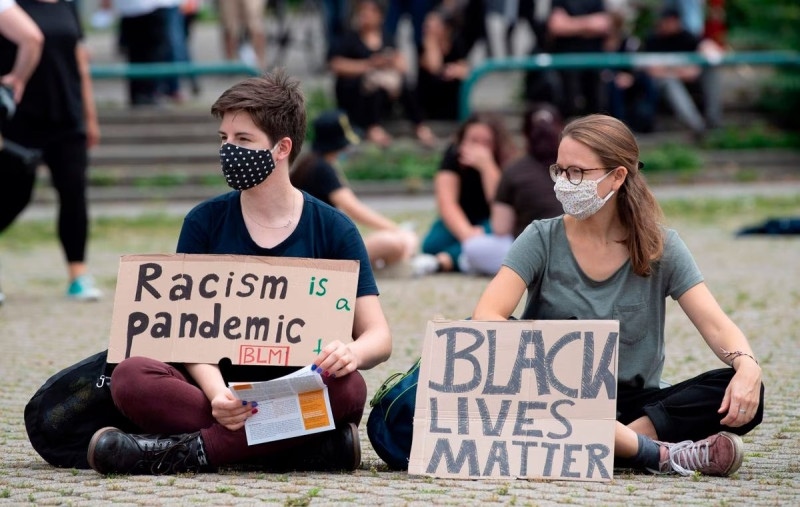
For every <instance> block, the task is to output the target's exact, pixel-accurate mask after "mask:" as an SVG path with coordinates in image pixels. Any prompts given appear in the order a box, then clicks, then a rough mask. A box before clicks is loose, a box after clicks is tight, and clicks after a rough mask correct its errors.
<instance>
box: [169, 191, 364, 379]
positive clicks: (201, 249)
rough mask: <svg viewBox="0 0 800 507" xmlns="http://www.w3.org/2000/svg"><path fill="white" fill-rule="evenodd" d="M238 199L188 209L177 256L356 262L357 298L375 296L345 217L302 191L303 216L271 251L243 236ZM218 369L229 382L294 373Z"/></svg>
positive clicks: (234, 195) (216, 200)
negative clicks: (296, 258) (304, 258)
mask: <svg viewBox="0 0 800 507" xmlns="http://www.w3.org/2000/svg"><path fill="white" fill-rule="evenodd" d="M239 196H240V192H238V191H233V192H229V193H227V194H223V195H220V196H218V197H214V198H212V199H209V200H207V201H205V202H203V203H201V204H199V205H197V206H196V207H195V208H194V209H192V210H191V211H190V212H189V213H188V214H187V215H186V218H184V220H183V228H182V229H181V235H180V237H179V239H178V248H177V252H178V253H188V254H234V255H264V256H269V257H306V258H312V259H345V260H357V261H360V268H359V274H358V288H357V290H356V297H360V296H370V295H377V294H378V286H377V285H376V283H375V277H374V275H373V274H372V267H371V266H370V263H369V257H368V255H367V249H366V247H365V246H364V241H363V240H362V239H361V235H360V234H359V232H358V229H356V226H355V224H353V222H352V221H351V220H350V219H349V218H347V216H346V215H345V214H344V213H342V212H341V211H339V210H337V209H335V208H332V207H330V206H328V205H327V204H325V203H323V202H321V201H320V200H319V199H315V198H314V197H312V196H310V195H308V194H307V193H306V192H303V213H302V214H301V216H300V222H299V223H298V224H297V227H296V228H295V230H294V231H293V232H292V234H291V235H290V236H289V237H288V238H286V239H285V240H284V241H283V242H282V243H280V244H279V245H276V246H275V247H274V248H262V247H260V246H258V245H257V244H256V242H255V241H253V238H252V237H250V233H249V232H248V231H247V226H245V223H244V217H243V215H242V206H241V201H240V200H239ZM220 368H221V371H222V375H223V377H224V378H225V380H226V381H228V382H244V381H259V380H269V379H272V378H276V377H279V376H282V375H286V374H287V373H289V372H291V371H293V370H296V369H297V368H287V367H282V366H280V367H279V366H230V365H226V364H220Z"/></svg>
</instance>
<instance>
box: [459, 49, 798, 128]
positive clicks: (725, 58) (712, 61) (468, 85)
mask: <svg viewBox="0 0 800 507" xmlns="http://www.w3.org/2000/svg"><path fill="white" fill-rule="evenodd" d="M740 64H746V65H771V66H800V53H798V52H797V51H743V52H727V53H722V54H720V55H719V56H717V57H708V56H705V55H703V54H701V53H559V54H552V53H539V54H537V55H532V56H526V57H514V58H504V59H491V58H490V59H488V60H485V61H484V62H482V63H480V64H479V65H477V66H476V67H475V68H474V69H472V72H471V73H470V75H469V76H468V77H467V79H465V80H464V83H463V84H462V85H461V95H460V96H459V118H460V119H461V120H464V119H466V117H467V116H469V111H470V105H469V98H470V94H471V93H472V88H473V87H474V86H475V83H477V82H478V80H480V79H481V78H482V77H483V76H484V75H486V74H489V73H492V72H507V71H520V70H549V69H633V68H643V67H651V66H670V67H675V66H681V65H701V66H705V67H709V66H723V65H740Z"/></svg>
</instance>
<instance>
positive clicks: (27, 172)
mask: <svg viewBox="0 0 800 507" xmlns="http://www.w3.org/2000/svg"><path fill="white" fill-rule="evenodd" d="M18 4H19V6H20V7H21V8H22V9H23V10H24V11H25V12H26V13H27V14H28V15H29V16H30V17H31V19H33V21H34V22H35V23H36V25H37V26H38V27H39V29H40V30H41V32H42V34H43V35H44V46H43V50H42V57H41V61H40V62H39V66H38V67H37V68H36V70H35V71H34V73H33V75H32V76H31V78H30V81H28V85H27V87H26V89H25V93H24V95H23V96H22V100H21V101H20V103H19V106H18V107H17V111H16V114H15V115H14V117H13V118H12V120H11V121H10V122H9V124H8V125H7V127H6V128H5V130H4V132H3V135H4V137H6V138H7V139H10V140H12V141H14V142H16V143H18V144H20V145H23V146H26V147H29V148H33V149H37V150H40V151H41V153H42V159H43V161H44V163H45V164H46V165H47V166H48V168H49V170H50V174H51V178H52V182H53V186H54V187H55V188H56V191H57V192H58V196H59V211H58V236H59V239H60V240H61V245H62V247H63V249H64V254H65V257H66V260H67V270H68V275H69V285H68V287H67V296H68V297H69V298H71V299H76V300H82V301H86V300H96V299H99V298H100V297H101V295H102V293H101V291H100V290H99V289H98V288H97V287H96V286H95V284H94V280H93V279H92V277H91V276H89V274H88V271H87V266H86V243H87V238H88V232H89V220H88V211H87V199H86V170H87V166H88V149H89V148H90V147H92V146H95V145H97V143H98V142H99V139H100V129H99V126H98V123H97V114H96V111H95V107H94V100H93V98H92V85H91V80H90V77H89V57H88V53H87V52H86V49H85V48H84V47H83V45H82V44H81V39H82V38H83V32H82V30H81V26H80V22H79V19H78V13H77V10H76V8H75V5H74V3H72V2H69V1H64V0H19V1H18ZM17 51H18V49H17V46H16V45H14V44H13V43H12V42H11V41H9V40H8V39H6V38H5V37H0V75H5V74H6V73H7V72H8V71H9V69H11V67H12V66H13V65H14V61H15V58H16V54H17ZM0 167H2V168H3V169H4V182H3V185H2V186H1V187H0V231H3V230H5V229H6V228H8V227H9V226H10V225H11V224H12V223H13V222H14V220H15V219H16V217H17V216H18V215H19V214H20V213H21V212H22V210H24V209H25V207H26V206H27V205H28V203H29V202H30V200H31V197H32V195H33V186H34V182H35V179H36V172H35V170H34V168H32V167H28V166H26V165H25V164H24V163H23V162H21V161H20V160H18V159H15V158H14V157H12V156H10V155H8V154H5V153H3V152H0Z"/></svg>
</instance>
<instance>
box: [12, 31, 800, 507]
mask: <svg viewBox="0 0 800 507" xmlns="http://www.w3.org/2000/svg"><path fill="white" fill-rule="evenodd" d="M215 33H216V32H215V31H214V30H211V29H206V30H204V31H203V32H202V36H201V37H199V38H196V39H195V42H194V44H195V47H196V53H195V54H196V57H197V58H198V59H204V60H215V59H218V58H219V50H218V48H219V45H218V39H217V38H216V35H215ZM89 42H90V46H91V47H92V49H93V51H94V53H95V56H96V61H99V62H111V61H114V60H115V57H114V55H113V46H112V37H111V36H110V35H103V34H100V35H97V36H92V37H91V38H90V40H89ZM293 56H294V58H290V59H289V60H288V66H289V69H290V71H291V72H293V73H295V74H296V75H301V76H303V79H304V83H307V84H308V86H311V87H313V86H330V83H329V81H326V80H325V79H324V78H321V79H317V78H315V77H314V76H312V75H311V73H310V72H309V71H308V70H307V69H308V68H309V65H308V64H307V62H306V61H305V60H304V59H303V56H302V55H300V54H295V55H293ZM230 83H231V81H230V80H225V79H208V80H204V81H203V85H204V88H203V94H202V95H201V97H200V98H199V99H198V101H197V104H198V107H200V106H202V107H204V108H207V107H208V104H210V103H211V101H213V100H214V99H215V98H216V96H217V95H218V94H219V92H220V91H222V90H223V89H224V88H225V87H227V86H229V84H230ZM498 83H499V85H498ZM503 84H504V83H503V82H502V78H497V79H496V80H492V79H489V80H487V81H486V82H485V83H483V85H482V86H483V88H482V89H483V90H484V91H485V92H486V93H483V94H481V97H482V100H483V101H491V100H498V101H500V102H502V101H503V100H505V99H506V98H507V97H508V95H509V94H508V92H509V90H508V86H507V85H505V86H500V85H503ZM96 89H97V92H98V101H99V102H100V104H101V105H102V106H105V107H116V106H118V105H119V104H121V103H122V102H123V101H124V89H123V88H122V85H121V83H120V82H116V81H107V82H103V83H97V88H96ZM498 91H499V93H497V92H498ZM510 92H513V90H510ZM482 104H491V102H482ZM190 106H191V104H190ZM799 191H800V190H798V186H797V184H788V185H777V186H776V185H772V186H762V185H758V186H753V185H736V186H714V187H689V188H686V187H663V188H660V189H657V193H659V194H660V197H663V198H670V197H685V198H690V199H702V198H706V197H708V196H712V195H713V196H717V197H733V198H737V199H742V198H749V196H751V195H753V194H754V193H758V194H768V195H776V194H778V193H780V194H782V195H796V194H797V193H798V192H799ZM370 203H371V204H373V205H375V206H376V207H379V208H380V209H382V210H384V211H387V212H390V213H395V212H398V210H403V217H405V218H407V217H409V216H410V217H411V218H416V220H417V223H418V226H419V228H420V229H423V228H424V227H426V226H427V224H428V221H429V220H430V217H431V216H430V213H431V211H430V210H431V204H432V201H431V200H430V197H429V196H420V197H415V198H408V197H402V198H389V199H387V198H385V197H380V198H379V199H376V200H375V201H370ZM189 205H190V204H188V203H181V204H177V205H169V206H168V205H163V204H154V203H150V204H148V205H147V206H146V207H145V208H142V207H140V206H131V205H128V204H124V203H117V204H104V205H102V206H95V207H94V208H93V213H94V215H95V216H104V217H109V216H114V215H116V216H139V215H141V214H143V213H151V212H154V211H155V212H162V211H163V212H166V213H167V214H169V215H182V214H183V213H184V212H185V210H186V208H187V206H189ZM52 213H53V211H52V205H46V206H36V207H32V208H30V209H29V210H28V211H27V212H26V214H25V216H24V217H23V220H21V222H20V223H19V224H17V225H16V227H28V226H29V225H30V224H35V223H36V222H35V221H37V220H41V219H49V218H50V217H52ZM793 213H794V214H800V210H798V209H795V210H793ZM751 220H752V217H747V216H735V217H730V218H729V219H726V220H724V221H722V222H715V223H704V222H702V221H699V220H682V221H679V222H676V223H674V224H673V225H675V226H676V227H678V228H679V230H680V231H681V233H682V236H683V237H684V239H685V240H686V242H687V243H688V245H689V247H690V248H691V249H692V250H693V252H694V254H695V256H696V258H697V261H698V263H699V265H700V267H701V269H702V270H703V272H704V274H705V275H706V278H707V281H708V283H709V285H710V287H711V288H712V290H713V291H714V292H715V294H717V296H718V298H719V300H720V302H721V304H722V306H723V308H725V309H726V311H728V312H730V314H731V316H732V317H733V318H734V320H736V321H737V322H738V323H739V325H740V326H741V327H742V328H743V329H744V331H745V333H746V334H747V335H748V336H749V337H750V339H751V342H752V344H753V348H754V349H755V351H756V353H757V355H758V356H759V357H760V358H761V360H762V364H763V365H764V380H765V383H766V385H767V393H768V394H767V396H768V400H767V411H766V415H765V422H764V424H762V425H761V427H759V428H758V429H757V430H756V431H754V432H753V433H752V434H751V435H749V436H747V437H746V439H745V441H746V451H747V456H746V459H745V463H744V465H743V466H742V468H741V470H740V471H739V473H738V474H736V475H735V476H734V477H732V478H728V479H715V478H705V477H693V478H682V477H674V476H669V477H654V476H650V475H621V476H620V475H618V476H616V477H615V479H614V481H612V482H611V483H608V484H597V483H572V482H532V481H521V480H520V481H508V482H506V481H500V482H485V481H453V480H436V479H433V480H431V479H426V478H420V477H409V476H408V475H407V474H405V473H398V472H389V471H387V470H386V469H385V467H384V466H383V465H382V463H381V461H380V460H379V458H378V457H377V455H376V454H375V453H374V451H373V450H372V448H371V447H370V445H369V442H368V440H367V438H366V432H362V435H361V443H362V449H363V462H362V465H361V467H360V469H359V470H357V471H356V472H354V473H352V474H307V473H293V474H284V475H272V474H259V473H241V472H223V473H220V474H208V475H183V476H179V477H168V478H165V477H131V478H129V477H101V476H99V475H97V474H96V473H94V472H93V471H82V470H80V471H79V470H60V469H54V468H52V467H50V466H49V465H47V464H46V463H45V462H44V461H43V460H42V459H41V458H40V457H39V456H38V455H37V454H36V453H35V451H33V449H32V448H31V447H30V444H29V443H28V441H27V437H26V434H25V429H24V426H23V423H22V411H23V407H24V405H25V403H26V402H27V400H28V399H29V398H30V396H31V395H32V394H33V392H34V391H35V390H36V389H37V388H38V387H39V386H40V385H41V384H42V383H43V382H44V381H45V379H46V378H47V377H49V376H50V375H52V374H53V373H55V372H56V371H58V370H60V369H62V368H63V367H65V366H67V365H69V364H72V363H74V362H76V361H77V360H79V359H82V358H84V357H86V356H88V355H89V354H91V353H94V352H96V351H97V350H100V349H102V348H104V347H105V346H106V343H107V336H108V329H109V324H110V317H111V311H112V301H111V297H110V295H111V293H113V288H114V283H115V277H116V271H117V264H118V257H119V255H121V254H125V253H142V252H170V251H173V250H174V244H175V238H176V234H177V230H165V228H164V227H160V228H159V229H157V230H156V231H153V232H147V233H145V232H141V231H133V232H131V231H125V230H117V231H110V232H108V231H107V232H105V233H104V234H103V235H100V236H96V237H94V238H93V240H92V242H91V245H90V256H91V264H92V268H93V271H94V273H95V275H96V276H97V278H98V280H99V282H100V284H101V285H102V287H103V288H104V289H105V290H106V292H107V293H108V294H109V297H107V298H106V299H105V300H103V301H101V302H99V303H97V304H87V305H80V304H73V303H69V302H66V301H65V300H64V299H63V298H62V293H63V290H64V285H65V282H64V276H65V275H64V272H63V267H62V259H61V255H60V251H59V250H58V247H57V246H56V242H55V240H52V241H48V242H42V241H39V242H34V243H32V244H10V243H9V242H8V241H3V242H0V261H2V281H3V288H4V289H5V291H6V294H7V296H8V301H7V302H6V304H5V305H4V306H3V307H2V308H0V343H2V344H3V350H2V354H0V373H1V374H2V379H3V380H2V394H0V449H2V452H3V457H2V459H0V503H9V504H22V503H36V504H51V505H61V504H70V505H90V504H91V505H102V504H110V503H115V504H130V505H154V504H164V505H166V504H193V503H206V504H214V505H217V504H221V505H240V504H241V505H252V504H262V503H278V504H281V503H282V504H285V505H307V504H309V503H313V504H315V505H316V504H320V505H325V504H342V503H352V504H373V505H384V504H386V505H405V504H411V505H429V504H454V505H463V504H479V503H480V504H487V503H501V504H536V505H555V504H565V503H573V504H583V505H593V504H598V503H599V504H665V503H668V504H677V503H682V504H691V505H730V504H738V503H742V504H745V505H756V504H759V505H796V504H798V503H800V493H799V492H798V491H800V489H798V488H800V466H799V465H798V462H799V460H800V445H798V436H799V435H800V422H798V421H800V417H799V416H800V409H798V408H797V406H796V399H797V393H798V392H800V376H799V375H798V373H799V371H798V366H797V365H798V364H800V350H799V349H798V347H797V346H796V345H797V343H796V342H797V329H798V327H800V317H798V313H797V308H798V306H799V305H800V291H798V289H797V281H798V280H800V269H799V268H798V263H797V253H798V251H800V239H797V238H792V239H788V238H748V239H734V238H733V236H732V231H734V230H736V228H738V227H739V226H741V225H744V224H746V223H750V221H751ZM166 229H169V228H166ZM486 281H487V280H486V279H482V278H470V277H462V276H458V275H452V276H447V275H441V276H432V277H428V278H424V279H418V280H407V279H396V278H389V277H383V278H380V279H379V286H380V288H381V291H382V297H381V299H382V303H383V307H384V311H385V313H386V315H387V317H388V319H389V322H390V325H391V327H392V331H393V335H394V345H395V346H394V353H393V355H392V358H391V359H390V360H389V361H388V362H387V363H385V364H383V365H381V366H379V367H377V368H375V369H374V370H372V371H368V372H366V373H365V378H366V379H367V383H368V387H369V393H370V396H371V395H372V394H373V393H374V392H375V389H377V387H378V386H379V385H380V383H381V382H382V380H383V379H384V378H385V377H386V376H388V374H389V373H391V372H393V371H397V370H405V369H406V368H407V367H408V366H409V365H410V364H412V362H413V361H414V360H415V359H416V357H417V356H418V354H419V349H420V344H421V339H422V333H423V331H424V328H425V323H426V321H427V320H429V319H431V318H433V317H436V316H444V317H448V318H460V317H463V316H466V315H468V314H469V313H470V312H471V311H472V307H473V305H474V304H475V302H476V301H477V299H478V297H479V295H480V293H481V291H482V289H483V287H484V286H485V284H486ZM667 335H668V337H669V343H668V350H667V353H668V358H667V368H666V372H665V373H666V375H667V376H668V377H669V378H670V379H672V380H680V379H682V378H686V377H689V376H691V375H694V374H696V373H697V372H699V371H702V370H705V369H710V368H712V367H717V366H718V364H719V363H718V362H716V360H715V358H714V357H713V356H712V354H711V352H710V351H709V350H708V348H707V347H705V345H704V344H703V342H702V340H701V339H700V338H699V336H698V335H697V333H696V332H694V330H693V328H692V326H691V324H690V322H689V321H688V319H686V318H685V317H684V316H683V314H682V313H681V312H680V310H679V308H678V307H677V306H676V305H675V304H674V303H670V304H669V310H668V320H667ZM365 420H366V416H365Z"/></svg>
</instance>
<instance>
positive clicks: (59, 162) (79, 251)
mask: <svg viewBox="0 0 800 507" xmlns="http://www.w3.org/2000/svg"><path fill="white" fill-rule="evenodd" d="M9 138H11V137H10V136H9ZM12 139H13V140H14V141H17V142H19V143H20V144H22V145H24V146H26V147H28V148H36V149H40V150H41V151H42V158H43V161H44V163H45V164H47V167H48V168H49V169H50V175H51V176H50V177H51V179H52V182H53V186H54V187H55V189H56V191H57V192H58V198H59V208H58V237H59V239H60V240H61V245H62V246H63V247H64V254H65V255H66V258H67V262H83V261H84V258H85V254H86V238H87V236H88V228H89V227H88V223H89V220H88V211H87V204H86V169H87V166H88V154H87V148H86V135H85V134H84V133H82V132H78V131H59V130H58V129H55V131H54V132H52V133H44V132H42V133H40V134H39V135H37V136H28V135H26V136H23V138H12ZM0 168H2V169H3V171H2V172H3V184H2V185H0V232H2V231H4V230H5V229H6V228H7V227H8V226H10V225H11V224H12V223H13V222H14V220H15V219H16V218H17V216H18V215H19V214H20V213H21V212H22V210H24V209H25V207H26V206H27V205H28V203H29V202H30V200H31V197H32V195H33V185H34V183H35V181H36V173H35V171H33V170H31V169H29V168H28V167H26V166H25V164H23V163H22V162H21V161H20V160H19V159H17V158H15V157H12V156H11V155H8V154H7V153H5V152H0Z"/></svg>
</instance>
